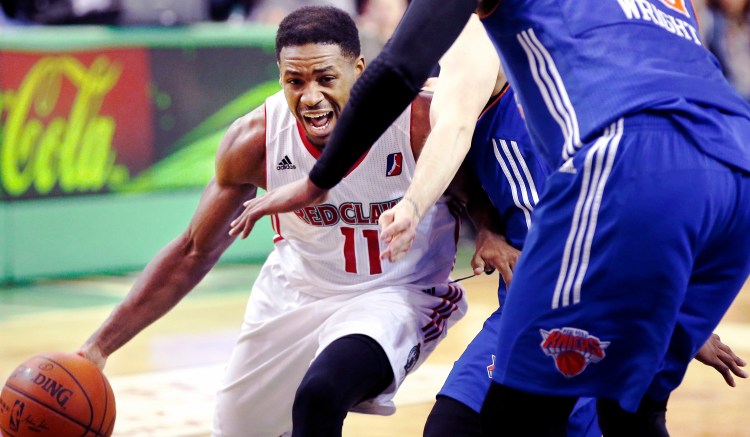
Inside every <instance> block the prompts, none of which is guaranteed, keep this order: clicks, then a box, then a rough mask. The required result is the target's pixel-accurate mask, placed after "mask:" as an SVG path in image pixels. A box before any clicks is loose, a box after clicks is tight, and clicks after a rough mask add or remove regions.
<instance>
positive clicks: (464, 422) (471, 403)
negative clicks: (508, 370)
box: [424, 289, 505, 437]
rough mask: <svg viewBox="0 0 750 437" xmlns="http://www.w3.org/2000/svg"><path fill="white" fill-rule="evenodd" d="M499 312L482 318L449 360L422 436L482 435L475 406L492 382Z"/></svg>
mask: <svg viewBox="0 0 750 437" xmlns="http://www.w3.org/2000/svg"><path fill="white" fill-rule="evenodd" d="M502 291H503V294H504V291H505V290H504V289H503V290H502ZM501 314H502V313H501V310H500V309H498V310H496V311H495V312H494V313H493V314H492V315H491V316H490V317H489V318H488V319H487V320H486V321H485V322H484V326H483V327H482V330H481V331H479V334H477V336H476V337H474V339H473V340H472V341H471V343H469V346H467V348H466V350H464V352H463V353H462V354H461V357H459V359H458V360H457V361H456V362H455V363H454V364H453V368H452V369H451V372H450V374H449V375H448V378H447V379H446V381H445V384H443V387H442V388H441V389H440V391H439V392H438V394H437V399H436V401H435V405H434V406H433V408H432V411H431V412H430V415H429V416H428V417H427V422H426V423H425V427H424V436H425V437H441V436H444V437H449V436H466V437H468V436H481V435H482V429H481V423H480V421H479V410H480V409H481V408H482V403H483V402H484V398H485V396H487V390H488V389H489V387H490V382H492V372H493V370H494V358H495V357H494V355H493V352H494V349H495V346H496V345H497V326H498V324H499V320H500V316H501Z"/></svg>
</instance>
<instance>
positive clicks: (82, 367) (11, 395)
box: [0, 352, 115, 437]
mask: <svg viewBox="0 0 750 437" xmlns="http://www.w3.org/2000/svg"><path fill="white" fill-rule="evenodd" d="M114 426H115V396H114V393H113V392H112V387H110V385H109V381H107V378H106V377H105V376H104V374H103V373H102V372H101V371H100V370H99V368H97V367H96V365H94V363H92V362H91V361H89V360H87V359H85V358H83V357H80V356H78V355H76V354H73V353H67V352H53V353H48V354H42V355H37V356H35V357H32V358H30V359H29V360H27V361H25V362H24V363H22V364H21V365H19V366H18V368H16V370H15V371H14V372H13V374H11V375H10V377H9V378H8V380H7V381H6V382H5V386H3V390H2V393H0V433H2V436H3V437H32V436H33V437H72V436H76V437H107V436H110V435H112V430H113V428H114Z"/></svg>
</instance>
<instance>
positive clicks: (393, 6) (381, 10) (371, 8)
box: [357, 0, 409, 62]
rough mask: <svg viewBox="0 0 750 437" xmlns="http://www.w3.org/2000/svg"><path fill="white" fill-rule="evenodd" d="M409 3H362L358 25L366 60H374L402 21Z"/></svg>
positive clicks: (373, 0) (383, 0)
mask: <svg viewBox="0 0 750 437" xmlns="http://www.w3.org/2000/svg"><path fill="white" fill-rule="evenodd" d="M408 4H409V2H408V1H407V0H367V1H365V2H363V3H362V4H361V15H360V17H359V20H358V23H357V25H358V27H359V32H360V40H361V41H362V54H363V55H364V57H365V60H366V61H368V62H369V61H372V60H373V59H375V56H377V54H378V53H380V50H381V49H382V48H383V46H384V45H385V43H386V42H387V41H388V38H390V37H391V35H392V34H393V31H394V30H395V29H396V26H398V23H399V21H401V17H402V16H403V15H404V12H405V11H406V7H407V6H408Z"/></svg>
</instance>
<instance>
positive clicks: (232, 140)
mask: <svg viewBox="0 0 750 437" xmlns="http://www.w3.org/2000/svg"><path fill="white" fill-rule="evenodd" d="M258 186H261V187H264V186H265V115H264V109H263V107H261V108H259V109H257V110H255V111H253V112H251V113H250V114H248V115H246V116H245V117H242V118H240V119H238V120H237V121H235V122H234V123H233V124H232V126H231V127H230V128H229V129H228V131H227V133H226V135H225V136H224V138H223V139H222V141H221V144H220V146H219V149H218V151H217V154H216V176H215V177H214V178H213V179H212V180H211V181H210V182H209V184H208V186H207V187H206V189H205V190H204V192H203V195H202V196H201V199H200V202H199V204H198V207H197V209H196V211H195V213H194V215H193V217H192V219H191V220H190V224H189V225H188V227H187V229H185V231H184V232H182V234H180V235H179V236H178V237H177V238H175V239H174V240H172V241H171V242H170V243H169V244H167V245H166V246H165V247H164V248H163V249H161V250H160V251H159V253H157V254H156V256H155V257H154V258H153V259H152V260H151V261H150V262H149V263H148V265H147V266H146V268H145V269H144V270H143V272H142V273H141V275H140V276H139V277H138V279H137V280H136V282H135V284H134V285H133V287H132V289H131V290H130V292H129V293H128V295H127V296H126V297H125V298H124V300H123V301H122V302H121V303H120V304H119V305H118V306H117V307H116V308H115V309H114V310H113V311H112V313H111V314H110V315H109V317H108V318H107V320H106V321H105V322H104V323H103V324H102V325H101V326H100V327H99V329H98V330H97V331H96V332H95V333H94V334H93V335H92V336H91V337H90V338H89V339H88V340H87V341H86V343H85V344H84V345H83V346H82V347H81V348H80V349H79V351H78V353H79V354H81V355H83V356H85V357H87V358H89V359H91V360H92V361H94V362H95V363H96V364H97V365H98V366H99V367H100V368H103V367H104V364H105V362H106V359H107V357H108V356H109V355H110V354H111V353H113V352H114V351H116V350H118V349H119V348H120V347H122V346H123V345H124V344H125V343H127V342H128V341H129V340H130V339H132V338H133V337H135V336H136V335H137V334H138V333H139V332H140V331H141V330H143V329H144V328H146V327H147V326H149V325H150V324H151V323H153V322H154V321H156V320H158V319H159V318H160V317H162V316H163V315H164V314H166V313H167V312H168V311H169V310H170V309H172V308H173V307H174V306H175V305H176V304H177V303H178V302H179V301H180V300H181V299H182V298H183V297H185V295H187V294H188V293H189V292H190V291H191V290H192V289H193V288H194V287H195V286H196V285H197V284H198V283H199V282H200V281H201V280H202V279H203V277H204V276H205V275H206V274H207V273H208V272H209V270H211V268H212V267H213V266H214V265H215V264H216V262H217V261H218V260H219V257H220V256H221V254H222V253H224V251H225V250H226V249H227V248H228V247H229V245H230V244H231V243H232V241H234V237H232V236H230V235H229V234H228V232H227V230H228V229H229V223H230V221H231V220H232V219H233V218H234V217H236V216H237V215H238V214H239V213H240V212H241V211H242V209H243V206H242V203H243V201H245V200H247V199H248V198H249V197H255V195H256V190H257V187H258Z"/></svg>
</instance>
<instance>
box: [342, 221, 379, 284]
mask: <svg viewBox="0 0 750 437" xmlns="http://www.w3.org/2000/svg"><path fill="white" fill-rule="evenodd" d="M355 231H356V230H355V229H354V228H348V227H342V228H341V234H343V235H344V264H345V266H344V269H345V270H346V271H347V272H348V273H358V272H357V250H356V243H355V237H356V232H355ZM362 237H363V238H364V240H365V242H366V244H367V257H368V259H369V264H370V274H371V275H378V274H380V273H383V268H382V266H381V265H380V242H379V238H378V231H377V230H376V229H362Z"/></svg>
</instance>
